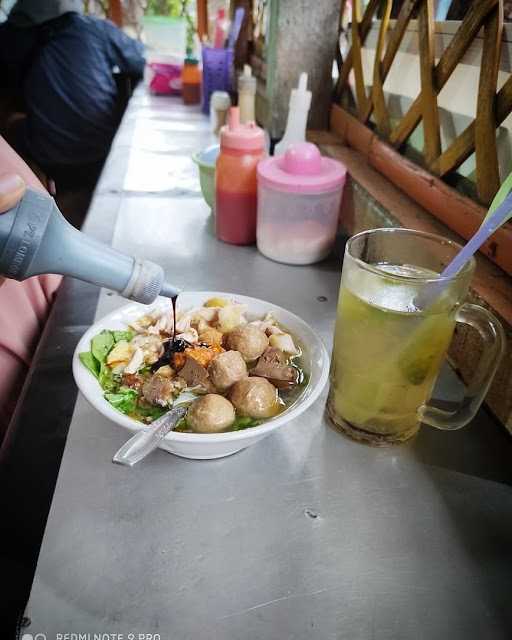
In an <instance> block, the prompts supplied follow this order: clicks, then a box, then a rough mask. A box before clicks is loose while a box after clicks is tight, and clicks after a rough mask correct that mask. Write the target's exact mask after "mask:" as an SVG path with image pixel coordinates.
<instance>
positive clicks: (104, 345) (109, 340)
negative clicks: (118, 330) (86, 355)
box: [91, 330, 114, 364]
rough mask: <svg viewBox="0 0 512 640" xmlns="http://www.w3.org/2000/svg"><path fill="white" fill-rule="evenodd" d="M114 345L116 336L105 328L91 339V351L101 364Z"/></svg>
mask: <svg viewBox="0 0 512 640" xmlns="http://www.w3.org/2000/svg"><path fill="white" fill-rule="evenodd" d="M113 346H114V336H113V335H112V332H111V331H107V330H104V331H102V332H101V333H99V334H98V335H97V336H95V337H94V338H93V339H92V340H91V353H92V355H93V356H94V357H95V358H96V360H97V361H98V362H99V363H100V364H101V363H102V362H104V361H105V359H106V357H107V355H108V353H109V352H110V350H111V349H112V347H113Z"/></svg>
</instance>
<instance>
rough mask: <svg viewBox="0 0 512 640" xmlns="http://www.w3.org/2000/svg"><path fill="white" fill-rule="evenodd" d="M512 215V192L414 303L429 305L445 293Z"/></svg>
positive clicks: (420, 306)
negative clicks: (451, 282)
mask: <svg viewBox="0 0 512 640" xmlns="http://www.w3.org/2000/svg"><path fill="white" fill-rule="evenodd" d="M511 216H512V192H510V193H509V194H508V196H507V197H506V198H505V200H503V202H502V203H501V204H500V206H499V207H498V208H497V209H496V211H494V212H493V213H492V214H491V215H490V216H489V217H488V218H487V219H486V220H484V222H483V223H482V226H481V227H480V229H478V231H477V232H476V233H475V235H474V236H473V237H472V238H471V240H470V241H469V242H468V243H467V244H466V245H465V246H464V247H463V248H462V249H461V251H459V253H458V254H457V255H456V256H455V258H454V259H453V260H452V261H451V262H450V264H449V265H448V266H447V267H445V268H444V270H443V272H442V273H441V275H440V276H439V278H440V280H439V282H434V283H432V284H431V285H430V286H429V287H426V288H425V290H424V291H422V292H421V293H420V294H419V295H418V296H417V297H416V299H415V301H414V303H415V305H416V306H417V307H418V308H419V309H425V308H426V307H429V306H430V305H431V304H433V302H434V301H435V300H436V299H437V298H438V297H439V296H440V295H441V294H442V293H443V291H444V289H445V287H446V286H447V285H448V284H449V282H450V280H449V279H450V278H452V277H453V276H455V275H456V274H457V273H459V271H460V270H461V269H463V268H464V266H465V265H466V263H467V262H468V261H469V260H470V259H471V258H472V256H474V254H475V253H476V252H477V251H478V249H480V247H481V246H482V245H483V244H484V242H486V240H488V239H489V238H490V236H492V234H493V233H494V232H495V231H496V229H499V228H500V227H501V225H502V224H505V222H507V220H508V219H509V218H510V217H511Z"/></svg>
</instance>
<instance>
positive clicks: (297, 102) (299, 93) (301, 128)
mask: <svg viewBox="0 0 512 640" xmlns="http://www.w3.org/2000/svg"><path fill="white" fill-rule="evenodd" d="M307 87H308V74H307V73H301V74H300V77H299V85H298V87H297V88H296V89H292V92H291V94H290V106H289V108H288V120H287V122H286V129H285V132H284V136H283V139H282V140H281V142H279V143H278V144H276V146H275V149H274V155H275V156H281V155H283V153H285V152H286V149H287V148H288V147H289V146H290V145H291V144H294V143H296V142H306V124H307V121H308V113H309V108H310V106H311V91H308V88H307Z"/></svg>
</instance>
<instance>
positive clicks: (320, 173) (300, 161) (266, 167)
mask: <svg viewBox="0 0 512 640" xmlns="http://www.w3.org/2000/svg"><path fill="white" fill-rule="evenodd" d="M346 174H347V170H346V168H345V166H344V165H343V164H342V163H341V162H338V161H337V160H332V159H331V158H325V157H323V156H322V155H321V154H320V151H319V150H318V147H317V146H316V145H314V144H312V143H311V142H299V143H297V144H292V145H290V147H288V149H287V151H286V153H285V154H284V155H282V156H278V157H276V158H267V159H266V160H262V161H261V162H260V163H259V165H258V183H259V184H260V185H263V186H266V187H270V188H272V189H276V190H278V191H286V192H288V193H323V192H326V191H334V190H336V189H339V188H340V187H342V186H343V185H344V183H345V177H346Z"/></svg>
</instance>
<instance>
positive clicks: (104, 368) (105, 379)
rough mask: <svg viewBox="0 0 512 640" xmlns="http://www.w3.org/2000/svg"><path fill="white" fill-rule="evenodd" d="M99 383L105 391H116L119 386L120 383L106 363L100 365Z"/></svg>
mask: <svg viewBox="0 0 512 640" xmlns="http://www.w3.org/2000/svg"><path fill="white" fill-rule="evenodd" d="M98 382H99V383H100V386H101V388H102V389H105V391H115V390H116V388H117V386H118V382H117V380H116V378H115V376H114V374H113V373H112V369H111V368H110V367H109V366H108V365H107V364H105V363H104V362H102V363H101V365H100V373H99V376H98Z"/></svg>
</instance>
